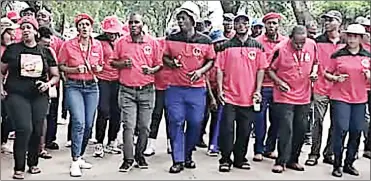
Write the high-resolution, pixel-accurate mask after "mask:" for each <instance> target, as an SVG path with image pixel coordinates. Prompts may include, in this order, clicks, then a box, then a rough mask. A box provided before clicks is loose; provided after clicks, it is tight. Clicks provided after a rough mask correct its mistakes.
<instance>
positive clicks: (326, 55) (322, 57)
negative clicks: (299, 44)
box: [313, 34, 345, 96]
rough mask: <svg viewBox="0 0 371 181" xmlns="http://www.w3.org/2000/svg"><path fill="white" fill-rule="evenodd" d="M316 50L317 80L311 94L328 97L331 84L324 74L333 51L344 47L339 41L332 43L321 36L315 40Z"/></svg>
mask: <svg viewBox="0 0 371 181" xmlns="http://www.w3.org/2000/svg"><path fill="white" fill-rule="evenodd" d="M316 43H317V48H318V61H319V67H318V80H317V81H316V82H315V83H314V89H313V92H314V93H315V94H319V95H323V96H328V95H329V93H330V88H331V86H332V82H330V81H329V80H327V79H326V78H325V75H324V72H326V70H327V68H328V67H329V66H330V64H331V58H330V57H331V55H332V54H333V53H335V51H337V50H339V49H340V48H342V47H344V46H345V45H344V44H343V43H342V42H341V41H339V42H338V43H337V44H334V43H332V42H331V41H330V40H329V38H328V36H327V34H322V35H320V36H318V37H317V38H316Z"/></svg>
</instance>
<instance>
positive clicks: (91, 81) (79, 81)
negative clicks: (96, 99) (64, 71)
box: [67, 78, 97, 85]
mask: <svg viewBox="0 0 371 181" xmlns="http://www.w3.org/2000/svg"><path fill="white" fill-rule="evenodd" d="M67 80H68V81H72V82H76V83H79V84H85V85H88V84H96V83H97V82H96V81H95V80H94V79H93V80H78V79H71V78H68V79H67Z"/></svg>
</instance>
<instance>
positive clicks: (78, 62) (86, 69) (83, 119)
mask: <svg viewBox="0 0 371 181" xmlns="http://www.w3.org/2000/svg"><path fill="white" fill-rule="evenodd" d="M75 24H76V27H77V30H78V32H79V35H78V36H77V37H76V38H73V39H71V40H69V41H67V42H65V43H64V44H63V45H62V48H61V50H60V51H59V54H58V60H59V61H60V70H61V71H63V72H64V73H65V75H66V79H67V80H66V82H65V84H64V88H65V92H66V95H65V96H66V101H67V105H68V109H69V112H70V115H71V123H72V128H71V132H72V135H71V136H72V147H71V152H72V164H71V169H70V175H71V176H72V177H80V176H81V175H82V173H81V170H80V169H90V168H91V167H92V165H91V164H89V163H87V162H85V161H84V160H83V159H82V158H81V157H82V156H83V155H84V152H85V149H86V146H87V144H88V139H89V137H90V133H91V129H92V126H93V121H94V115H95V111H96V109H97V106H98V101H99V89H98V79H97V77H96V73H98V72H100V71H102V64H103V50H102V44H101V43H100V42H99V41H98V40H95V39H93V38H92V36H91V34H92V32H93V18H91V17H90V16H89V15H87V14H84V13H83V14H80V15H78V16H76V18H75Z"/></svg>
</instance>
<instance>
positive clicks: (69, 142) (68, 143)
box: [64, 141, 72, 148]
mask: <svg viewBox="0 0 371 181" xmlns="http://www.w3.org/2000/svg"><path fill="white" fill-rule="evenodd" d="M71 145H72V142H71V141H67V143H66V144H65V145H64V146H65V147H67V148H69V147H71Z"/></svg>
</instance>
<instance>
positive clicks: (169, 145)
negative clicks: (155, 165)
mask: <svg viewBox="0 0 371 181" xmlns="http://www.w3.org/2000/svg"><path fill="white" fill-rule="evenodd" d="M166 147H167V154H171V153H172V152H173V151H172V150H171V143H170V139H167V142H166Z"/></svg>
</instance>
